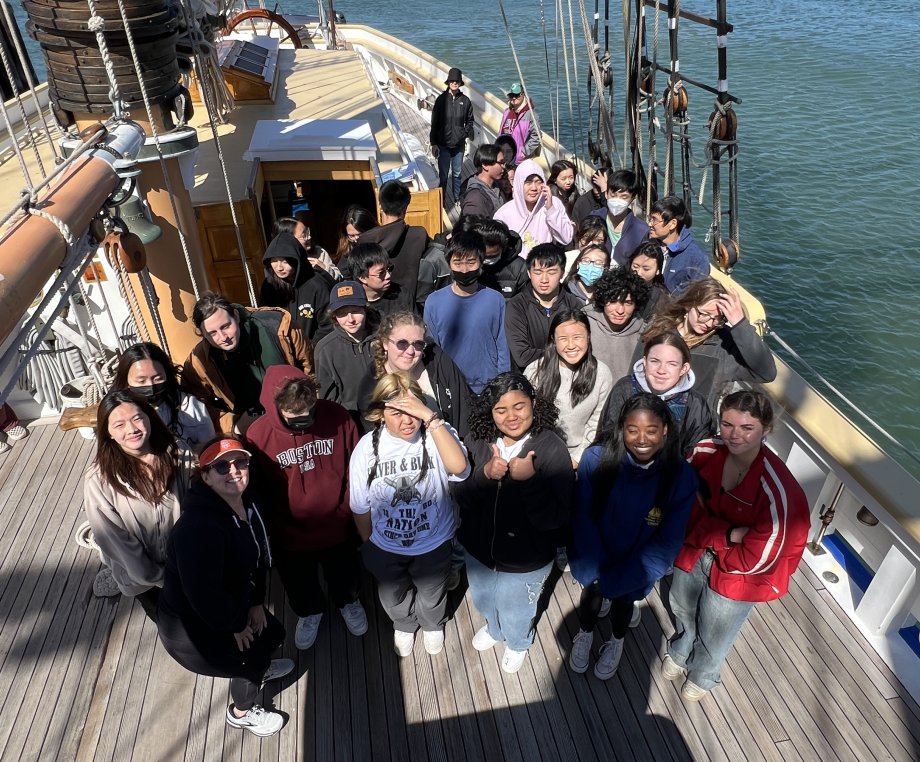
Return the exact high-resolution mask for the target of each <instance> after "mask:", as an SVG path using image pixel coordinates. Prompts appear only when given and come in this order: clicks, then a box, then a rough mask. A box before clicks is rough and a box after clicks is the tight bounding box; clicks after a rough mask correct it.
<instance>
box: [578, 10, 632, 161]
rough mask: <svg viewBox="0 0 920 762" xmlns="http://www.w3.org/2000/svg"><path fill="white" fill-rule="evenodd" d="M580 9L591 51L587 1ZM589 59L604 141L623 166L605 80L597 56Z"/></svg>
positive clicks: (582, 23)
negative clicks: (611, 117)
mask: <svg viewBox="0 0 920 762" xmlns="http://www.w3.org/2000/svg"><path fill="white" fill-rule="evenodd" d="M578 8H579V10H580V11H581V25H582V28H583V31H584V35H585V44H586V45H587V46H588V49H589V50H591V49H592V47H593V46H592V43H591V25H590V23H589V22H588V12H587V11H586V10H585V0H578ZM588 59H589V61H590V64H591V73H592V75H593V76H594V81H595V82H597V97H598V104H599V108H598V112H599V115H600V117H601V119H599V120H598V121H599V122H601V123H603V125H604V132H605V133H606V134H605V136H604V139H605V140H606V142H607V149H608V151H612V152H613V153H614V155H615V156H616V157H617V163H618V164H619V165H620V166H622V165H623V161H622V159H621V158H620V151H619V149H618V148H617V141H616V138H615V137H614V132H613V124H612V123H611V120H610V112H609V111H608V109H607V102H606V100H605V99H604V95H603V93H602V92H601V90H602V86H603V84H604V78H603V77H602V76H601V70H600V67H599V66H598V64H597V55H591V56H588ZM598 126H600V125H598ZM598 137H599V136H598Z"/></svg>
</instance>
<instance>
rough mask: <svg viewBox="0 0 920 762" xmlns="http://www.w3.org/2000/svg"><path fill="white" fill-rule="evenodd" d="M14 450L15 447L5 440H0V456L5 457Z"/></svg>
mask: <svg viewBox="0 0 920 762" xmlns="http://www.w3.org/2000/svg"><path fill="white" fill-rule="evenodd" d="M12 449H13V445H11V444H10V443H9V442H7V441H6V440H5V439H0V455H5V454H6V453H8V452H9V451H10V450H12Z"/></svg>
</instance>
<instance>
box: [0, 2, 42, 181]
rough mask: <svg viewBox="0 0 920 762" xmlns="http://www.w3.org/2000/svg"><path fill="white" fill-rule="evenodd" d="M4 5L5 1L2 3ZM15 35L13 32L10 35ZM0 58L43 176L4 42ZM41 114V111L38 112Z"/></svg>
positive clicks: (39, 156) (0, 48) (32, 134)
mask: <svg viewBox="0 0 920 762" xmlns="http://www.w3.org/2000/svg"><path fill="white" fill-rule="evenodd" d="M4 5H5V3H4ZM11 36H12V37H16V35H15V34H12V35H11ZM0 60H2V61H3V70H4V71H5V72H6V78H7V81H8V82H9V83H10V87H11V88H12V90H13V97H14V98H15V99H16V105H17V106H19V117H20V119H21V121H22V124H23V127H25V129H26V131H27V132H28V135H29V145H31V146H32V153H33V154H34V155H35V162H36V163H37V164H38V171H39V172H40V173H41V176H42V177H45V175H46V172H45V165H44V163H42V157H41V154H40V153H39V151H38V143H36V142H35V133H34V132H32V125H31V124H30V123H29V117H28V116H26V108H25V106H24V105H23V103H22V98H21V97H20V95H19V88H18V87H17V86H16V77H15V75H14V74H13V67H12V66H11V65H10V59H9V57H8V56H7V54H6V43H4V44H2V45H0ZM38 113H39V115H41V111H39V112H38Z"/></svg>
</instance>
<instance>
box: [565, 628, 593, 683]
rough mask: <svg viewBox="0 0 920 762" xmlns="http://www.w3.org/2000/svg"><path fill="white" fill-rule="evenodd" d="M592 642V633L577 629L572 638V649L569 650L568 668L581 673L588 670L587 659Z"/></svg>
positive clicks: (588, 658)
mask: <svg viewBox="0 0 920 762" xmlns="http://www.w3.org/2000/svg"><path fill="white" fill-rule="evenodd" d="M593 644H594V633H593V632H585V631H584V630H579V631H578V634H577V635H576V636H575V637H574V638H572V650H571V651H570V652H569V669H571V670H572V672H577V673H578V674H579V675H583V674H584V673H585V672H587V671H588V661H589V660H590V658H591V646H592V645H593Z"/></svg>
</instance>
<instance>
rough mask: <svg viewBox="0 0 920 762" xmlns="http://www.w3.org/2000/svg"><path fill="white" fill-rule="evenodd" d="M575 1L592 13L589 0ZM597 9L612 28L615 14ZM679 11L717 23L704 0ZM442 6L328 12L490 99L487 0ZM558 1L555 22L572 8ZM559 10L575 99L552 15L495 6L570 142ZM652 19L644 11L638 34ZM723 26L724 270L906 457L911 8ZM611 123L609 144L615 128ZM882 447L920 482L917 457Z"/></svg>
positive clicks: (506, 75) (854, 2)
mask: <svg viewBox="0 0 920 762" xmlns="http://www.w3.org/2000/svg"><path fill="white" fill-rule="evenodd" d="M585 5H586V8H587V9H588V13H589V15H593V9H594V5H593V3H586V4H585ZM610 5H611V16H617V17H618V16H619V8H620V4H619V3H613V2H611V3H610ZM681 5H682V7H683V8H684V9H685V10H691V11H695V12H697V13H699V14H701V15H707V16H708V15H714V13H715V3H714V2H700V1H699V0H697V1H696V2H689V1H686V0H685V2H683V3H682V4H681ZM450 7H451V8H453V9H454V11H453V14H452V15H451V11H450V10H448V7H447V6H438V5H432V4H431V3H427V2H421V1H420V0H377V2H375V3H372V4H367V3H363V2H357V0H352V1H351V2H348V1H347V0H340V1H339V2H337V3H336V8H337V10H340V11H341V12H343V13H344V14H345V16H346V17H347V18H348V20H349V21H353V22H360V23H367V24H369V25H371V26H374V27H377V28H379V29H381V30H382V31H385V32H388V33H390V34H393V35H395V36H397V37H400V38H402V39H405V40H406V41H408V42H410V43H412V44H414V45H416V46H417V47H419V48H421V49H422V50H425V51H427V52H428V53H430V54H431V55H433V56H435V57H436V58H439V59H441V60H443V61H445V62H446V63H448V64H450V65H453V66H459V67H460V68H461V69H463V72H464V75H465V76H466V77H469V78H472V79H473V80H475V81H476V82H478V83H479V84H482V85H484V86H485V87H487V88H488V89H490V90H492V91H493V92H495V93H502V92H504V91H505V90H506V89H507V88H508V86H509V85H510V84H511V82H513V81H515V80H517V79H518V76H517V74H516V72H515V67H514V59H513V57H512V55H511V50H510V46H509V43H508V35H507V33H506V29H505V25H504V23H503V21H502V17H501V13H500V11H499V5H498V3H497V2H494V0H467V1H466V2H464V3H463V4H462V5H460V6H450ZM562 7H563V16H564V18H565V19H566V27H567V28H568V7H569V3H568V2H567V1H566V2H565V3H562ZM572 7H573V10H574V12H575V24H574V27H575V39H576V40H580V41H581V42H580V44H579V45H577V46H576V47H577V48H578V53H577V55H578V58H577V64H578V77H579V82H580V86H579V87H578V88H577V90H576V88H575V84H574V72H573V68H572V66H573V54H570V55H569V64H570V68H569V75H570V76H569V80H570V82H572V90H571V91H568V90H567V89H566V78H565V55H564V53H563V52H561V47H562V46H561V45H560V44H559V43H558V42H557V41H558V40H559V39H560V37H559V36H557V31H556V21H555V18H556V13H555V10H556V4H555V3H553V2H548V1H547V0H544V1H543V2H540V1H539V0H504V8H505V11H506V14H507V17H508V20H509V24H510V27H511V38H512V40H513V42H514V46H515V49H516V51H517V54H518V57H519V59H520V61H521V66H522V69H523V72H524V77H525V81H526V83H527V87H528V90H529V92H530V93H531V95H532V96H533V98H534V100H535V101H536V107H537V109H538V113H539V116H540V121H541V125H542V126H543V127H544V129H547V128H549V127H550V126H551V125H552V124H553V121H554V120H553V119H552V116H551V111H552V109H553V108H555V103H556V101H555V98H556V93H557V92H559V93H560V95H559V101H558V102H559V104H560V105H559V108H558V111H559V112H560V113H561V117H560V119H559V123H560V129H559V137H560V139H561V140H562V141H563V142H564V143H567V144H568V145H573V144H578V142H579V141H584V140H585V129H586V128H585V126H584V122H583V120H582V119H579V118H577V117H576V119H575V123H576V124H577V125H578V127H577V128H576V129H574V130H573V128H572V126H571V125H570V124H569V120H568V113H569V102H568V97H567V95H566V93H567V92H571V93H572V100H573V104H575V106H576V107H577V104H576V103H575V101H576V93H577V94H578V95H579V96H580V101H581V105H582V107H583V112H582V113H584V107H585V105H586V101H587V86H586V71H587V67H588V63H587V59H586V58H585V56H584V53H583V50H584V35H583V32H582V27H581V23H580V18H579V16H578V4H577V3H572ZM653 13H654V10H653V8H650V9H649V16H648V19H649V22H648V23H649V25H650V27H651V25H652V24H653ZM601 16H602V17H603V4H601ZM729 21H730V22H731V23H732V24H734V27H735V29H734V31H733V32H732V33H731V34H730V35H729V38H728V81H729V90H730V92H732V93H733V94H735V95H737V96H739V97H740V98H741V99H742V103H741V104H740V105H739V106H737V107H736V109H737V113H738V118H739V134H738V137H739V142H740V157H739V193H740V199H739V209H740V222H741V247H742V253H743V258H742V262H741V264H740V265H739V266H738V267H737V268H736V270H735V273H734V274H735V277H736V278H737V279H738V280H739V281H740V282H741V283H742V284H743V285H744V286H745V287H747V288H749V289H750V290H751V291H752V292H753V293H754V294H756V295H757V296H758V297H759V298H760V299H761V301H762V302H763V303H764V306H765V308H766V310H767V315H768V318H769V323H770V326H771V327H772V328H773V329H774V330H775V331H776V332H777V333H778V334H779V335H780V336H782V337H783V339H785V341H787V342H788V343H789V344H791V345H792V346H793V347H794V348H795V349H796V351H797V352H798V353H799V354H800V355H801V356H802V357H803V358H805V360H806V361H807V362H808V364H809V365H810V366H812V367H814V368H815V369H816V370H817V371H818V372H819V373H820V374H821V375H823V376H824V377H826V378H827V379H828V380H829V381H830V382H831V383H832V384H833V385H834V386H835V387H836V388H837V389H839V390H840V391H841V392H842V393H843V394H844V395H845V396H846V397H848V398H849V399H850V400H852V401H853V402H854V403H855V405H856V406H857V408H858V409H860V410H861V411H863V412H864V413H866V414H867V415H869V416H870V417H871V418H873V419H874V420H875V421H876V422H877V423H878V424H879V425H881V426H882V427H883V428H885V429H886V430H887V431H889V432H890V433H891V434H892V435H893V436H894V437H895V438H896V439H897V440H899V441H900V442H901V443H903V445H904V446H905V447H906V448H907V449H908V450H909V451H911V452H912V453H914V454H916V455H917V456H920V404H918V402H917V399H916V397H915V395H916V394H917V393H918V391H920V330H918V320H917V312H918V307H920V296H918V295H920V222H918V219H920V217H918V215H917V213H916V211H915V209H914V206H915V204H916V203H917V202H918V201H920V150H918V148H917V145H916V142H917V138H916V123H917V121H918V117H920V105H918V102H917V100H916V98H915V97H914V96H913V95H912V93H914V92H915V90H916V87H915V83H916V76H917V71H918V68H920V67H918V64H920V54H918V52H917V47H916V38H917V34H918V33H920V5H917V4H913V3H897V2H894V1H893V0H876V2H869V1H868V0H850V2H846V3H835V4H833V6H829V5H828V4H827V3H822V2H818V1H817V0H762V1H761V2H757V3H753V2H739V1H738V0H734V2H729ZM692 26H693V25H691V24H689V23H687V22H685V21H681V28H680V58H681V71H682V72H683V73H684V74H685V75H686V76H688V77H691V78H693V79H697V80H701V81H704V82H706V83H708V84H711V85H714V84H715V82H716V79H717V72H718V70H717V60H716V46H715V32H714V31H713V30H711V29H705V30H702V31H701V30H697V29H694V28H692ZM660 28H661V37H660V42H659V53H658V55H659V61H661V62H662V63H664V64H667V62H668V61H667V58H668V43H667V36H666V22H665V19H664V17H662V19H661V25H660ZM544 30H545V38H546V43H545V44H544ZM566 36H567V37H568V32H567V33H566ZM569 39H571V38H569ZM609 39H610V49H611V50H612V51H614V50H615V51H616V54H615V57H614V75H615V77H617V76H622V60H623V59H622V53H621V51H622V48H623V30H622V26H621V25H620V22H619V21H616V25H613V24H612V25H611V27H610V30H609ZM601 40H603V32H601ZM649 45H650V47H651V31H650V39H649ZM546 50H548V51H549V55H548V56H547V55H546V53H545V51H546ZM547 61H548V64H547ZM547 69H548V70H549V71H548V72H547ZM662 78H663V77H662V75H659V79H658V84H659V88H660V87H661V84H660V83H661V81H662ZM615 86H616V85H615ZM690 95H691V106H690V115H691V119H692V120H693V123H694V125H695V127H691V134H692V135H693V136H694V139H695V145H696V146H697V153H698V158H701V154H702V147H703V144H704V139H705V138H704V136H703V131H704V129H705V122H706V119H707V117H708V114H709V112H710V110H711V107H712V101H713V97H712V96H711V95H709V94H708V93H704V92H702V91H700V90H697V89H695V88H691V92H690ZM616 129H617V130H618V131H619V133H620V138H619V139H620V141H621V148H622V125H620V126H618V127H617V128H616ZM661 156H662V154H661V152H660V150H659V161H661ZM695 214H696V218H697V219H698V220H703V221H702V222H698V223H696V224H695V225H694V230H695V231H696V233H697V235H698V236H702V235H703V233H704V232H705V229H706V224H707V223H706V222H705V217H706V214H705V213H704V212H702V211H699V210H698V211H696V212H695ZM774 346H775V345H774ZM800 371H801V372H803V373H804V375H806V376H810V374H809V373H808V372H807V371H806V370H803V369H801V368H800ZM818 388H819V389H822V387H821V386H820V385H819V386H818ZM828 396H830V394H829V393H828ZM841 407H842V406H841ZM843 409H845V408H843ZM850 417H851V418H853V419H854V420H855V421H856V422H857V423H860V425H861V426H862V427H863V428H865V426H864V425H863V424H862V422H861V421H860V420H859V419H858V417H857V416H856V415H855V414H851V415H850ZM876 438H877V439H878V437H876ZM879 441H880V444H882V445H883V446H884V447H885V449H887V450H889V451H891V452H892V454H895V455H897V456H898V458H899V460H901V461H902V462H903V463H904V465H905V466H906V467H907V468H909V469H911V470H912V471H914V472H915V473H918V474H920V466H918V465H917V463H916V462H915V461H913V460H912V459H911V458H910V457H908V456H906V455H904V454H903V453H901V454H898V448H896V447H894V446H892V445H888V444H886V443H885V442H883V441H881V440H879Z"/></svg>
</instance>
